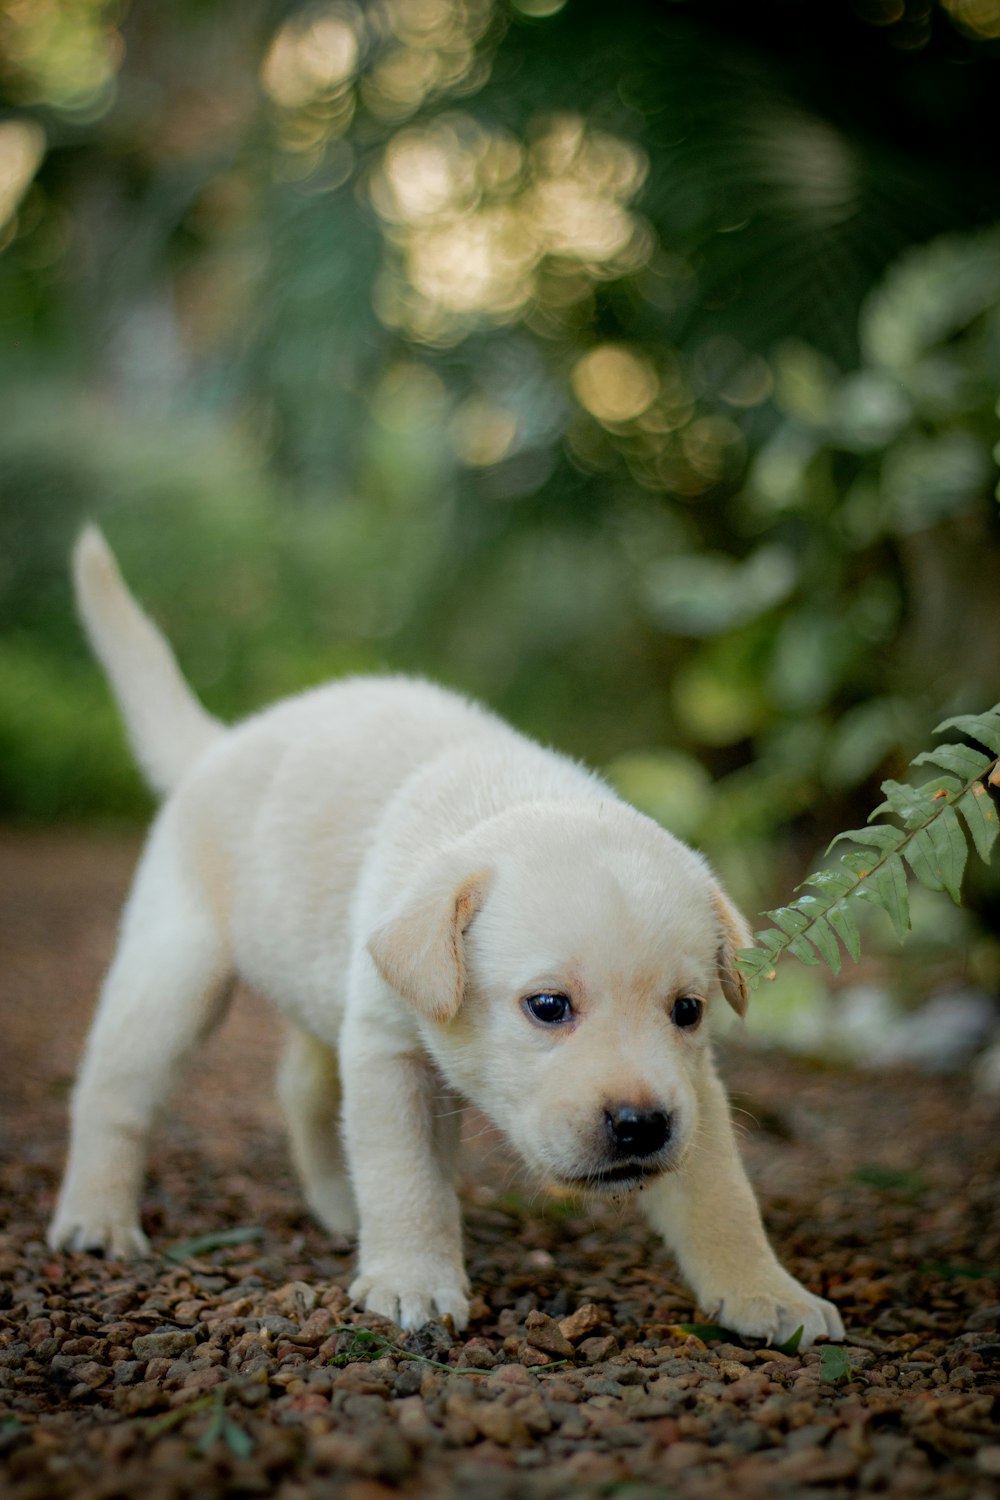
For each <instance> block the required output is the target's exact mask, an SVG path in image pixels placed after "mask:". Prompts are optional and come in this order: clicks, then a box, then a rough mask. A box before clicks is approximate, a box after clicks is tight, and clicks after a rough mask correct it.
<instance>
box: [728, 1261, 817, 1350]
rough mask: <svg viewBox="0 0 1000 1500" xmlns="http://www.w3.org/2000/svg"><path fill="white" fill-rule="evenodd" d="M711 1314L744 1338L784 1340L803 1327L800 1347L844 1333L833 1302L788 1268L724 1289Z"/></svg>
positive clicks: (774, 1342) (772, 1340)
mask: <svg viewBox="0 0 1000 1500" xmlns="http://www.w3.org/2000/svg"><path fill="white" fill-rule="evenodd" d="M711 1316H712V1318H713V1319H714V1320H715V1321H717V1322H719V1323H721V1324H722V1326H723V1327H724V1328H731V1329H732V1330H733V1331H734V1333H739V1334H742V1335H743V1337H744V1338H754V1339H766V1341H767V1342H768V1343H769V1344H784V1343H785V1342H786V1341H787V1340H788V1339H790V1338H791V1337H792V1335H793V1334H794V1333H795V1331H796V1329H797V1328H801V1329H802V1338H801V1340H800V1344H799V1347H800V1348H802V1349H805V1348H808V1346H809V1345H810V1344H811V1343H813V1342H814V1341H815V1340H816V1339H818V1338H828V1339H833V1340H834V1341H835V1342H839V1341H840V1340H841V1339H843V1337H844V1325H843V1323H842V1322H841V1318H840V1313H839V1312H838V1311H837V1309H836V1308H835V1307H834V1305H833V1303H832V1302H827V1301H826V1300H825V1299H824V1298H823V1297H817V1296H816V1295H815V1294H814V1293H813V1292H810V1291H807V1290H806V1288H805V1287H804V1286H803V1285H802V1284H801V1282H798V1281H796V1280H795V1277H794V1276H789V1274H788V1272H787V1271H779V1272H778V1274H777V1275H775V1273H774V1272H771V1273H770V1274H769V1275H767V1276H765V1277H762V1278H761V1279H760V1281H758V1282H756V1283H755V1282H754V1281H753V1280H752V1279H751V1280H750V1281H749V1284H748V1286H747V1289H746V1290H745V1291H744V1290H742V1289H740V1290H739V1291H731V1292H727V1293H726V1294H725V1296H723V1297H722V1298H721V1299H719V1300H718V1301H717V1302H716V1303H715V1310H714V1312H713V1313H712V1315H711Z"/></svg>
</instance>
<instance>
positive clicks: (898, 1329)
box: [0, 833, 1000, 1500]
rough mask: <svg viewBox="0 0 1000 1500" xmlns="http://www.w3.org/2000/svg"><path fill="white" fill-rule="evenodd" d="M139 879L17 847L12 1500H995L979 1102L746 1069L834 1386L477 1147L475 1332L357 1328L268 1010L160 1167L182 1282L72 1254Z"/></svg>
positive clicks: (154, 1268) (184, 1118)
mask: <svg viewBox="0 0 1000 1500" xmlns="http://www.w3.org/2000/svg"><path fill="white" fill-rule="evenodd" d="M134 857H135V844H134V843H133V842H131V841H129V840H125V839H113V838H105V839H97V838H95V837H93V836H88V837H69V836H64V835H58V836H57V835H27V834H21V833H17V834H12V833H6V834H4V835H3V836H2V838H0V975H2V979H0V984H2V999H0V1015H2V1026H3V1030H2V1037H3V1050H4V1064H3V1068H2V1070H0V1111H2V1119H3V1122H4V1123H3V1126H2V1136H0V1181H2V1187H3V1203H4V1221H3V1226H2V1230H0V1474H2V1476H3V1484H2V1493H3V1495H4V1497H11V1500H70V1497H72V1500H131V1497H136V1500H140V1497H141V1500H174V1497H177V1500H180V1497H181V1496H185V1497H195V1500H210V1497H217V1496H234V1497H235V1496H247V1497H250V1496H258V1495H259V1496H263V1495H274V1496H277V1497H279V1500H312V1497H314V1496H315V1497H344V1500H379V1497H390V1496H399V1495H405V1496H416V1495H434V1496H435V1497H437V1496H441V1497H443V1500H449V1497H452V1496H454V1497H465V1496H469V1497H474V1500H494V1497H495V1500H506V1497H511V1500H513V1497H518V1500H520V1497H527V1500H535V1497H537V1500H547V1497H550V1496H551V1497H557V1496H559V1497H561V1496H566V1497H574V1500H576V1497H582V1500H591V1497H593V1500H597V1497H604V1496H618V1495H621V1496H627V1497H630V1500H666V1497H669V1496H675V1497H685V1500H687V1497H691V1500H701V1497H704V1500H715V1497H719V1500H721V1497H723V1496H725V1497H732V1496H733V1495H737V1496H741V1497H742V1496H745V1497H748V1500H753V1497H756V1496H760V1497H762V1500H763V1497H768V1500H770V1497H775V1496H776V1497H795V1496H807V1495H819V1494H822V1495H825V1496H830V1497H838V1496H847V1495H854V1494H857V1493H859V1492H867V1491H873V1492H880V1491H881V1492H885V1493H891V1494H892V1495H893V1496H897V1495H898V1496H928V1497H930V1496H933V1497H935V1500H936V1497H941V1496H944V1497H950V1496H971V1497H974V1500H987V1497H992V1496H994V1495H995V1494H996V1493H997V1487H998V1482H1000V1423H998V1417H1000V1382H998V1358H1000V1333H998V1331H997V1318H998V1314H1000V1307H998V1305H997V1304H998V1302H1000V1214H998V1205H997V1195H996V1181H997V1167H998V1165H1000V1130H998V1128H997V1127H998V1121H997V1105H996V1102H995V1101H994V1102H992V1103H989V1102H986V1101H976V1100H975V1099H974V1098H973V1097H972V1096H971V1093H970V1089H969V1086H968V1082H967V1080H966V1079H963V1078H957V1079H948V1080H940V1079H927V1078H922V1077H917V1076H913V1075H907V1074H903V1073H895V1074H891V1075H889V1076H885V1075H883V1076H879V1077H869V1076H863V1075H860V1074H852V1073H845V1072H841V1071H838V1072H829V1071H820V1070H816V1069H810V1068H808V1067H806V1066H804V1065H802V1064H800V1063H794V1062H790V1061H787V1060H779V1059H777V1058H774V1057H767V1058H765V1057H763V1056H761V1055H755V1054H753V1053H751V1052H748V1051H744V1050H742V1049H735V1048H731V1049H730V1050H728V1051H727V1053H726V1054H725V1056H724V1058H723V1068H724V1072H725V1075H726V1077H727V1080H728V1082H729V1085H730V1088H731V1090H732V1092H733V1096H734V1105H735V1107H736V1109H737V1119H738V1120H739V1121H740V1123H741V1127H742V1134H743V1142H744V1150H745V1153H746V1156H747V1159H748V1161H749V1164H750V1168H751V1173H752V1176H753V1178H754V1180H755V1182H756V1183H757V1185H758V1188H759V1191H760V1194H761V1198H762V1201H763V1204H764V1209H765V1214H766V1217H767V1220H768V1223H769V1226H770V1228H771V1231H772V1234H773V1237H774V1239H775V1242H776V1244H777V1247H778V1249H779V1252H780V1254H781V1255H782V1257H783V1259H784V1261H785V1263H786V1264H787V1265H788V1266H789V1267H790V1268H791V1269H792V1270H793V1271H794V1272H795V1273H796V1274H797V1275H798V1276H800V1277H802V1278H803V1279H804V1280H805V1282H806V1283H807V1284H808V1285H809V1286H811V1287H812V1288H814V1289H815V1290H817V1291H820V1292H822V1293H823V1294H824V1295H825V1296H828V1297H831V1298H832V1299H833V1300H834V1301H835V1302H836V1303H837V1304H838V1305H839V1307H840V1309H841V1311H842V1313H843V1316H844V1320H845V1323H846V1324H847V1327H848V1330H849V1334H848V1337H849V1342H848V1344H847V1345H846V1346H844V1349H843V1353H841V1352H840V1351H839V1350H837V1351H834V1350H832V1349H826V1350H824V1349H823V1348H819V1349H815V1350H809V1351H807V1352H806V1353H804V1354H802V1355H799V1354H791V1355H789V1354H782V1353H779V1352H777V1351H774V1350H770V1349H763V1348H752V1347H745V1346H743V1345H741V1344H738V1343H736V1342H728V1341H726V1339H725V1338H724V1337H712V1336H710V1335H709V1333H708V1332H706V1331H705V1330H703V1335H702V1336H699V1335H698V1334H695V1333H691V1332H689V1331H687V1330H686V1329H685V1328H684V1327H683V1326H681V1325H691V1324H692V1323H695V1322H697V1319H698V1313H697V1310H696V1309H695V1308H693V1307H692V1305H691V1302H690V1299H689V1298H688V1296H687V1295H686V1293H685V1291H684V1288H683V1286H682V1285H681V1284H680V1283H679V1282H678V1280H677V1279H676V1274H675V1272H674V1270H673V1268H672V1266H671V1265H670V1263H669V1261H668V1260H667V1258H666V1257H665V1255H664V1254H663V1253H662V1252H661V1251H660V1250H659V1249H658V1248H657V1246H656V1244H655V1242H654V1240H653V1239H652V1237H651V1236H650V1235H649V1234H648V1233H647V1232H646V1230H645V1228H644V1227H643V1226H642V1225H641V1224H640V1223H639V1221H638V1217H637V1216H634V1215H633V1214H632V1213H631V1212H630V1211H629V1210H628V1209H627V1208H623V1209H622V1210H621V1211H618V1210H616V1209H615V1208H614V1207H608V1206H604V1207H599V1208H597V1209H594V1210H590V1209H586V1210H585V1209H584V1208H583V1207H581V1206H580V1205H576V1204H567V1203H566V1202H564V1201H562V1200H556V1199H550V1198H548V1197H547V1196H545V1195H544V1194H540V1193H538V1192H537V1190H534V1189H531V1188H530V1187H527V1186H525V1184H524V1183H523V1182H522V1181H521V1180H520V1179H519V1177H518V1176H517V1173H516V1169H515V1168H514V1166H513V1164H512V1163H511V1161H510V1159H509V1157H507V1156H506V1155H505V1153H504V1151H503V1149H502V1146H501V1145H500V1143H499V1142H498V1141H497V1140H496V1139H495V1138H494V1137H492V1136H491V1135H490V1134H489V1133H488V1132H486V1131H485V1130H484V1127H483V1124H482V1122H481V1121H470V1126H469V1131H468V1134H469V1137H470V1140H469V1143H468V1156H469V1163H470V1170H469V1174H468V1186H467V1191H466V1205H467V1226H468V1235H467V1238H468V1252H469V1260H470V1267H471V1274H472V1279H473V1287H474V1291H475V1293H476V1297H475V1301H474V1307H473V1324H472V1327H471V1330H470V1331H469V1333H468V1334H467V1335H466V1336H463V1337H461V1338H457V1339H456V1338H454V1337H453V1336H452V1334H451V1331H450V1330H449V1329H448V1328H446V1327H443V1326H440V1325H438V1324H430V1325H428V1327H427V1328H426V1329H424V1330H422V1331H421V1333H420V1334H418V1335H415V1336H411V1337H407V1336H405V1335H403V1334H402V1333H401V1332H400V1330H399V1329H397V1328H394V1327H393V1326H392V1325H390V1324H387V1323H386V1322H385V1321H384V1320H381V1319H378V1318H375V1317H372V1316H368V1315H365V1314H362V1313H359V1312H358V1311H357V1310H356V1309H354V1308H353V1307H352V1306H351V1304H350V1302H349V1301H348V1298H347V1294H346V1291H345V1287H346V1285H347V1283H348V1281H349V1279H350V1269H351V1263H352V1259H351V1250H350V1247H349V1246H348V1245H346V1244H332V1243H331V1242H330V1241H329V1239H328V1238H327V1237H325V1236H324V1235H323V1234H322V1233H321V1232H320V1231H319V1230H318V1229H317V1228H316V1227H314V1226H313V1224H312V1223H311V1222H310V1221H309V1219H308V1218H307V1216H306V1214H305V1213H304V1211H303V1208H302V1203H301V1200H300V1198H299V1194H298V1191H297V1188H296V1185H295V1182H294V1180H293V1178H292V1176H291V1173H290V1169H289V1165H288V1160H287V1157H286V1154H285V1149H284V1145H283V1141H282V1138H281V1133H280V1129H279V1124H278V1118H277V1113H276V1109H275V1106H274V1103H273V1099H272V1092H271V1086H270V1073H271V1068H272V1066H273V1058H274V1054H275V1047H276V1042H277V1027H276V1024H275V1022H274V1019H273V1018H272V1016H271V1015H270V1013H269V1012H268V1011H267V1009H266V1008H265V1007H264V1006H263V1005H262V1004H261V1003H260V1002H259V1001H257V1000H256V999H255V998H254V997H253V996H250V995H244V994H241V995H239V996H238V997H237V1001H236V1004H235V1005H234V1008H233V1011H232V1013H231V1014H230V1016H229V1018H228V1020H227V1021H226V1023H225V1025H224V1026H223V1028H222V1029H221V1031H220V1032H219V1033H218V1034H217V1035H216V1036H215V1038H214V1039H213V1041H212V1043H211V1044H210V1046H209V1048H208V1049H207V1050H206V1054H205V1055H204V1057H203V1058H202V1059H201V1060H200V1061H199V1063H198V1064H197V1066H196V1068H195V1069H194V1070H193V1071H192V1073H191V1074H190V1075H189V1076H188V1078H187V1079H186V1080H185V1082H184V1084H183V1086H182V1090H181V1094H180V1097H179V1098H178V1100H177V1104H176V1107H175V1108H174V1109H173V1110H172V1111H171V1115H170V1118H169V1120H168V1121H166V1122H165V1124H164V1127H163V1130H162V1132H161V1134H160V1135H159V1137H158V1139H157V1144H156V1147H155V1152H154V1161H153V1168H152V1172H151V1177H150V1181H149V1187H148V1192H147V1195H146V1198H145V1209H144V1222H145V1226H146V1228H147V1230H148V1231H149V1232H150V1234H151V1235H152V1237H153V1239H154V1241H155V1244H156V1246H157V1249H158V1251H159V1252H160V1253H159V1254H157V1255H156V1256H154V1257H151V1258H150V1259H148V1260H144V1261H140V1262H135V1263H131V1264H121V1263H116V1262H112V1261H101V1260H98V1259H96V1258H93V1257H90V1256H83V1255H80V1256H62V1255H53V1254H52V1253H51V1252H50V1251H48V1250H47V1249H46V1248H45V1244H44V1240H43V1233H44V1226H45V1222H46V1219H47V1216H48V1212H49V1209H50V1207H51V1203H52V1198H53V1194H54V1190H55V1188H56V1185H57V1180H58V1173H59V1169H60V1166H61V1162H62V1156H63V1151H64V1146H65V1111H66V1098H67V1093H68V1089H69V1081H70V1078H71V1076H72V1073H73V1069H74V1066H75V1060H76V1057H77V1055H78V1052H79V1048H80V1044H81V1041H82V1037H83V1034H84V1031H85V1028H86V1024H87V1019H88V1016H89V1012H90V1008H91V1005H92V1001H93V993H94V989H95V985H96V983H97V980H98V978H99V975H100V972H101V970H102V968H103V966H104V964H105V963H106V962H107V959H108V956H109V953H110V949H111V944H112V941H113V933H114V921H115V914H116V912H117V909H118V906H119V904H120V901H121V898H122V895H123V892H124V889H125V886H126V883H127V880H128V876H129V872H130V870H131V866H132V863H133V861H134ZM758 1003H766V999H764V1000H759V1001H758ZM199 1236H208V1237H210V1238H208V1239H206V1240H205V1241H204V1243H203V1244H202V1245H201V1246H199V1245H197V1244H192V1243H191V1241H192V1239H194V1238H195V1237H199ZM223 1236H225V1238H222V1237H223ZM211 1237H214V1238H211Z"/></svg>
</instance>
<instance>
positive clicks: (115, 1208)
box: [48, 816, 232, 1257]
mask: <svg viewBox="0 0 1000 1500" xmlns="http://www.w3.org/2000/svg"><path fill="white" fill-rule="evenodd" d="M231 979H232V974H231V963H230V954H229V947H228V943H227V941H226V938H225V935H224V932H223V930H222V924H221V921H220V919H219V917H218V915H217V913H215V912H214V911H213V910H212V906H211V903H210V901H209V899H208V896H207V893H206V892H204V891H203V890H202V889H201V888H200V887H199V884H198V881H197V872H196V871H192V869H191V861H190V860H189V859H187V858H185V857H184V854H183V851H182V850H181V848H180V847H179V843H178V838H177V830H176V829H175V827H174V826H173V820H172V819H171V818H170V817H168V816H164V817H163V818H161V820H160V823H159V824H158V825H157V826H156V828H155V829H154V832H153V835H152V837H151V839H150V842H149V845H148V847H147V850H146V853H145V855H144V856H143V860H142V863H141V865H140V867H139V871H138V874H137V876H136V881H135V884H134V886H133V890H132V895H131V897H130V899H129V902H128V905H127V907H126V910H125V916H124V920H123V924H122V932H121V937H120V941H119V946H118V951H117V953H116V955H115V958H114V961H113V962H112V965H111V968H110V969H109V971H108V974H107V977H106V979H105V981H104V985H103V988H102V992H101V997H100V1001H99V1004H98V1008H97V1013H96V1015H95V1018H94V1022H93V1025H92V1027H91V1031H90V1036H89V1038H88V1042H87V1047H86V1051H85V1054H84V1059H83V1063H82V1066H81V1069H80V1074H79V1079H78V1082H77V1085H76V1089H75V1091H74V1096H73V1106H72V1112H71V1113H72V1129H71V1137H70V1151H69V1161H68V1164H67V1167H66V1173H65V1176H64V1179H63V1185H62V1188H61V1191H60V1194H59V1199H58V1202H57V1205H56V1210H55V1214H54V1216H53V1219H52V1224H51V1226H50V1229H49V1236H48V1238H49V1244H50V1245H51V1246H52V1247H53V1248H54V1249H74V1250H98V1251H103V1252H106V1253H108V1254H110V1255H113V1256H115V1257H123V1256H129V1255H136V1254H143V1253H144V1252H145V1251H146V1250H147V1249H148V1244H147V1241H146V1237H145V1235H144V1234H143V1232H142V1230H141V1228H140V1227H139V1199H140V1193H141V1190H142V1179H143V1174H144V1170H145V1165H146V1153H147V1145H148V1141H149V1135H150V1132H151V1130H152V1127H153V1124H154V1121H155V1118H156V1115H157V1113H158V1111H159V1109H160V1107H161V1106H162V1104H163V1103H164V1102H165V1101H166V1098H167V1096H168V1094H169V1092H170V1089H171V1085H172V1084H173V1082H174V1079H175V1077H176V1075H177V1072H178V1070H179V1068H180V1066H181V1064H182V1063H183V1061H184V1060H185V1058H186V1056H187V1055H188V1053H190V1051H191V1050H192V1049H193V1047H194V1046H195V1044H196V1043H197V1041H198V1040H199V1038H200V1037H201V1036H203V1035H204V1034H205V1033H206V1032H208V1031H209V1030H211V1028H212V1026H213V1025H215V1024H216V1023H217V1022H218V1020H219V1019H220V1018H221V1016H222V1013H223V1011H224V1009H225V1000H226V998H227V996H228V993H229V989H230V986H231Z"/></svg>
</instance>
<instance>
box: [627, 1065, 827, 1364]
mask: <svg viewBox="0 0 1000 1500" xmlns="http://www.w3.org/2000/svg"><path fill="white" fill-rule="evenodd" d="M698 1093H699V1106H700V1115H699V1120H698V1126H697V1131H696V1134H695V1139H694V1140H693V1142H692V1143H691V1146H690V1148H689V1149H688V1151H687V1154H686V1155H685V1157H684V1159H683V1161H682V1162H681V1165H680V1166H679V1167H678V1168H677V1169H676V1170H675V1171H673V1172H669V1173H667V1174H665V1175H664V1176H663V1177H662V1178H660V1179H659V1180H658V1181H657V1182H656V1183H655V1184H654V1185H653V1186H652V1187H650V1188H647V1189H646V1190H645V1191H644V1192H643V1194H642V1197H641V1200H640V1201H641V1204H642V1207H643V1209H644V1211H645V1212H646V1215H647V1217H648V1218H649V1220H650V1222H651V1223H652V1225H653V1227H654V1228H655V1229H657V1230H658V1231H659V1233H660V1234H662V1235H663V1237H664V1239H665V1240H666V1242H667V1244H668V1246H669V1247H670V1248H671V1250H672V1251H673V1252H674V1255H675V1256H676V1258H677V1262H678V1264H679V1266H680V1268H681V1271H682V1273H683V1275H684V1277H685V1278H686V1280H687V1281H688V1283H689V1284H690V1286H691V1289H692V1291H693V1292H694V1294H695V1296H696V1298H697V1300H698V1304H699V1306H701V1307H703V1308H704V1309H705V1311H706V1312H707V1313H709V1315H710V1316H711V1317H712V1318H713V1319H716V1320H718V1322H719V1323H721V1324H722V1325H723V1326H724V1327H726V1328H732V1329H733V1330H734V1331H735V1332H736V1333H740V1334H743V1335H744V1336H746V1337H749V1338H763V1339H766V1340H767V1341H768V1343H779V1344H780V1343H784V1342H785V1340H786V1339H789V1338H791V1336H792V1334H793V1333H794V1332H795V1330H796V1329H797V1328H799V1327H801V1329H802V1345H803V1347H804V1346H806V1345H807V1344H811V1343H812V1342H813V1340H814V1339H816V1338H821V1337H823V1336H824V1335H825V1336H826V1337H828V1338H831V1339H842V1338H843V1337H844V1325H843V1323H842V1322H841V1320H840V1314H839V1313H838V1311H837V1309H836V1308H835V1307H834V1306H833V1304H832V1303H830V1302H826V1301H824V1299H823V1298H822V1297H817V1296H815V1295H814V1294H813V1293H812V1292H810V1291H807V1290H806V1288H805V1287H804V1286H802V1285H801V1283H800V1282H798V1281H796V1280H795V1278H794V1276H790V1275H789V1273H788V1272H787V1271H786V1270H784V1269H783V1267H782V1266H781V1265H780V1263H779V1262H778V1259H777V1257H776V1256H775V1254H774V1251H773V1250H772V1249H771V1246H770V1245H769V1243H768V1240H767V1235H766V1234H765V1231H764V1226H763V1224H762V1222H761V1217H760V1210H759V1209H758V1207H757V1200H756V1198H755V1197H754V1192H753V1188H752V1187H751V1186H750V1183H749V1181H748V1179H747V1175H746V1172H745V1170H744V1168H743V1163H742V1162H741V1161H740V1158H739V1152H738V1150H737V1147H736V1138H735V1134H734V1132H733V1126H732V1122H731V1120H730V1116H729V1105H728V1101H727V1099H726V1096H725V1092H724V1091H723V1088H722V1085H721V1083H720V1082H719V1080H718V1078H717V1077H716V1075H715V1071H714V1069H713V1068H712V1065H711V1060H710V1059H706V1063H705V1068H704V1073H703V1077H702V1079H701V1081H700V1086H699V1090H698Z"/></svg>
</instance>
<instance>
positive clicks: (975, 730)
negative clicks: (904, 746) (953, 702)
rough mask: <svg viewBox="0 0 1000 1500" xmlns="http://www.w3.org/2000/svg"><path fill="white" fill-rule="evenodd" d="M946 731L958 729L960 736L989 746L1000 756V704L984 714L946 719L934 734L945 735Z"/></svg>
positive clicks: (960, 715)
mask: <svg viewBox="0 0 1000 1500" xmlns="http://www.w3.org/2000/svg"><path fill="white" fill-rule="evenodd" d="M946 729H957V730H958V731H959V733H960V734H967V735H968V737H969V739H970V740H978V741H979V743H980V744H981V745H989V747H990V749H991V750H992V751H994V752H995V753H996V754H997V755H1000V704H997V705H995V706H994V707H993V708H991V709H988V710H987V712H986V713H984V714H957V715H956V716H955V718H953V719H945V720H944V722H943V723H942V724H938V725H936V726H935V729H934V733H935V734H943V733H944V731H945V730H946Z"/></svg>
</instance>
